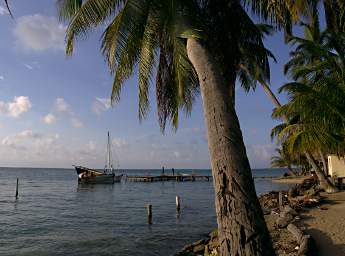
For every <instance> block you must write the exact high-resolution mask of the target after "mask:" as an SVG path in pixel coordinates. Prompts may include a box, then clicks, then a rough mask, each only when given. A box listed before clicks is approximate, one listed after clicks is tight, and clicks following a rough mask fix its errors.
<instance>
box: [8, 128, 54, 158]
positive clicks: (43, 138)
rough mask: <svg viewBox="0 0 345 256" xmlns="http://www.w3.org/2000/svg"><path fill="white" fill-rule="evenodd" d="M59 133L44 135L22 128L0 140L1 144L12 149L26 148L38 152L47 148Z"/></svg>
mask: <svg viewBox="0 0 345 256" xmlns="http://www.w3.org/2000/svg"><path fill="white" fill-rule="evenodd" d="M58 138H59V135H58V134H53V135H44V134H40V133H37V132H33V131H32V130H24V131H21V132H19V133H16V134H12V135H8V136H6V137H4V138H3V139H2V141H1V145H2V146H5V147H8V148H11V149H14V150H26V149H27V150H28V151H29V152H31V153H32V152H34V151H36V152H40V151H42V150H47V149H49V148H50V147H51V146H52V145H54V144H55V142H56V141H57V140H58Z"/></svg>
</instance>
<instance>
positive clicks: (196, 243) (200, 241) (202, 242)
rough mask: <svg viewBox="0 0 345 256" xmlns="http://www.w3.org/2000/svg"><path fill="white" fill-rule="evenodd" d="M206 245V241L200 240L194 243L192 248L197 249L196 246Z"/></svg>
mask: <svg viewBox="0 0 345 256" xmlns="http://www.w3.org/2000/svg"><path fill="white" fill-rule="evenodd" d="M204 243H205V240H204V239H200V240H198V241H196V242H194V243H192V246H193V247H195V246H198V245H200V244H204Z"/></svg>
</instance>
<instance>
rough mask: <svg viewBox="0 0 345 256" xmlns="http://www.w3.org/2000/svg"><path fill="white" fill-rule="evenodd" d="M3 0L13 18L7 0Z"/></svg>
mask: <svg viewBox="0 0 345 256" xmlns="http://www.w3.org/2000/svg"><path fill="white" fill-rule="evenodd" d="M4 2H5V5H6V8H7V10H8V13H9V14H10V15H11V17H12V18H13V15H12V12H11V9H10V6H9V5H8V0H4Z"/></svg>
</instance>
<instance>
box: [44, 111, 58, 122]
mask: <svg viewBox="0 0 345 256" xmlns="http://www.w3.org/2000/svg"><path fill="white" fill-rule="evenodd" d="M43 122H44V123H46V124H54V123H55V122H56V117H55V116H54V115H53V114H51V113H49V114H48V115H46V116H45V117H43Z"/></svg>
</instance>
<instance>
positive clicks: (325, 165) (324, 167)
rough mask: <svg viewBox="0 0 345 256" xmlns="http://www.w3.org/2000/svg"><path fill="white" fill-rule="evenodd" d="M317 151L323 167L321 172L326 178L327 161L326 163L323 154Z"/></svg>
mask: <svg viewBox="0 0 345 256" xmlns="http://www.w3.org/2000/svg"><path fill="white" fill-rule="evenodd" d="M318 151H319V155H320V158H321V161H322V165H323V172H324V173H325V175H326V176H327V175H328V166H327V161H326V158H325V155H324V154H323V152H322V150H321V149H319V150H318Z"/></svg>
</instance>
